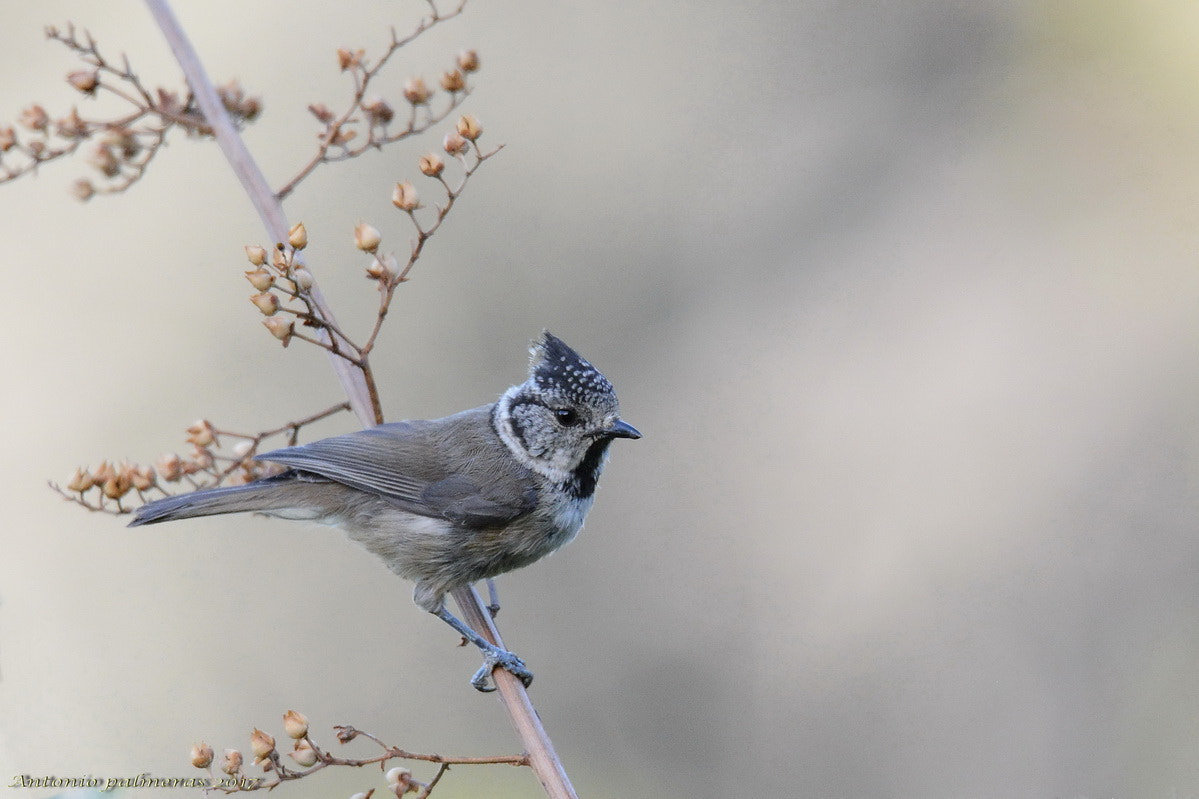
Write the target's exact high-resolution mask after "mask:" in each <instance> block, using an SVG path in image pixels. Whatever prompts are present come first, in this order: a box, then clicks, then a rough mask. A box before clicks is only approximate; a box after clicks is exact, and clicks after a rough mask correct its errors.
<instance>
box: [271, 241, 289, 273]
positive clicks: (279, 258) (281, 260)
mask: <svg viewBox="0 0 1199 799" xmlns="http://www.w3.org/2000/svg"><path fill="white" fill-rule="evenodd" d="M284 249H285V248H284V246H283V245H282V244H279V245H278V246H276V247H275V249H274V250H273V251H272V252H271V266H273V267H275V268H276V269H278V270H279V271H280V272H286V271H287V268H288V267H289V266H290V265H291V263H290V261H289V260H288V258H287V253H286V252H284Z"/></svg>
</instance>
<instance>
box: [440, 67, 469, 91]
mask: <svg viewBox="0 0 1199 799" xmlns="http://www.w3.org/2000/svg"><path fill="white" fill-rule="evenodd" d="M441 88H443V89H445V90H446V91H447V92H450V93H451V94H453V93H454V92H460V91H462V90H463V89H465V88H466V76H465V75H463V74H462V70H460V69H455V70H451V71H449V72H443V73H441Z"/></svg>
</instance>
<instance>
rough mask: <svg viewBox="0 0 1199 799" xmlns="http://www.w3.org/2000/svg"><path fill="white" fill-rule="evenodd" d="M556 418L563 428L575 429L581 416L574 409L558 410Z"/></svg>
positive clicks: (556, 410) (555, 412) (555, 414)
mask: <svg viewBox="0 0 1199 799" xmlns="http://www.w3.org/2000/svg"><path fill="white" fill-rule="evenodd" d="M554 418H555V419H557V420H558V424H560V425H562V426H563V427H574V426H575V425H577V424H578V423H579V415H578V414H577V413H575V412H574V409H572V408H556V409H555V410H554Z"/></svg>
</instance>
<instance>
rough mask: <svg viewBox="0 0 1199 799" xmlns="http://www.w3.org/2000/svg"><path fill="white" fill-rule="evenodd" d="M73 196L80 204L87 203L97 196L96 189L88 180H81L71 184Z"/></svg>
mask: <svg viewBox="0 0 1199 799" xmlns="http://www.w3.org/2000/svg"><path fill="white" fill-rule="evenodd" d="M71 194H72V196H74V198H75V199H76V200H79V201H80V202H87V201H88V200H90V199H91V198H92V197H94V196H95V194H96V187H95V186H93V185H92V182H91V181H90V180H88V179H87V178H79V180H76V181H75V182H74V183H72V184H71Z"/></svg>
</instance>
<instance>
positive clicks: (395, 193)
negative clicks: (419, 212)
mask: <svg viewBox="0 0 1199 799" xmlns="http://www.w3.org/2000/svg"><path fill="white" fill-rule="evenodd" d="M391 204H392V205H394V206H395V207H396V208H399V209H400V210H401V211H413V210H416V209H417V208H419V207H420V197H419V196H418V195H417V193H416V188H415V187H414V186H413V185H412V184H411V183H409V182H408V181H406V180H405V181H404V182H403V183H397V184H396V187H395V188H394V189H392V192H391Z"/></svg>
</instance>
